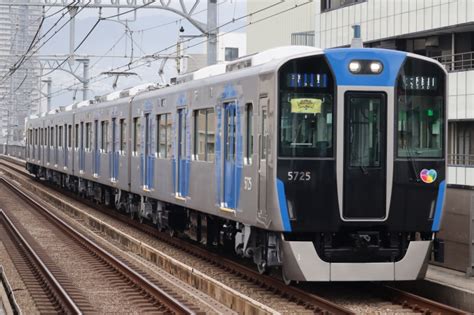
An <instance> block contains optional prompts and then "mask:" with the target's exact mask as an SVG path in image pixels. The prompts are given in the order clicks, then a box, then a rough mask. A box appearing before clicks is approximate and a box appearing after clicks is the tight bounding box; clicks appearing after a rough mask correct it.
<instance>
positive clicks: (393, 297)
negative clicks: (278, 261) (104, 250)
mask: <svg viewBox="0 0 474 315" xmlns="http://www.w3.org/2000/svg"><path fill="white" fill-rule="evenodd" d="M5 165H6V164H5ZM8 167H10V168H11V169H14V170H15V171H19V170H18V169H17V168H15V167H14V166H12V165H9V166H8ZM48 186H49V185H48ZM61 193H62V194H66V195H67V196H69V197H72V198H74V199H76V200H77V201H78V202H81V203H85V204H87V205H88V206H89V207H93V208H94V209H96V210H98V211H101V212H105V213H106V215H108V216H113V217H114V218H116V219H118V220H120V221H122V222H124V223H126V224H128V225H132V226H134V227H135V228H137V229H139V230H140V231H143V232H145V233H147V234H148V235H151V236H152V237H153V238H156V239H158V240H160V241H162V242H165V243H167V244H170V245H172V246H174V247H176V248H178V249H179V250H182V251H184V252H186V253H189V254H190V255H192V256H194V257H197V258H199V259H201V260H203V261H206V262H207V263H208V264H211V265H213V266H215V267H216V268H220V269H222V270H224V271H225V272H227V273H229V274H233V275H236V276H238V277H240V278H242V279H244V280H245V281H248V282H250V283H252V284H253V285H254V286H257V287H259V288H260V289H261V290H267V291H271V292H273V293H274V294H275V295H279V296H282V297H286V298H287V299H288V300H289V301H292V302H295V303H296V304H298V305H302V306H304V308H305V309H306V310H308V311H309V312H311V313H334V314H351V313H353V312H352V311H351V310H349V309H347V308H344V307H341V306H339V305H335V304H334V303H332V302H330V301H329V300H327V299H324V298H321V297H320V296H317V295H316V294H314V293H310V292H308V291H310V290H305V289H301V288H297V287H293V286H286V285H285V284H284V283H283V281H281V280H279V279H277V278H274V277H271V276H266V275H260V274H259V273H258V272H256V271H255V270H253V269H251V268H248V267H246V266H243V265H241V264H239V263H237V262H235V261H234V260H231V259H227V258H223V257H222V256H221V255H218V254H215V253H212V252H209V251H208V250H207V249H204V248H202V247H199V246H196V245H194V244H190V243H188V242H183V241H181V240H178V239H176V238H173V237H170V236H169V235H167V234H166V233H161V232H158V231H157V230H156V229H155V228H153V227H151V226H147V225H143V224H140V223H138V222H136V221H133V220H130V218H129V217H128V216H126V215H123V214H120V213H117V212H112V211H107V210H105V209H104V208H103V207H100V206H97V205H95V204H93V203H92V202H87V201H84V200H83V199H79V198H77V197H76V196H75V195H74V194H71V193H69V192H64V191H61ZM376 286H377V288H379V289H380V290H379V289H374V290H378V292H377V293H378V294H379V295H380V294H382V293H383V296H384V298H385V299H387V300H388V301H390V303H393V304H396V305H401V307H402V308H405V309H409V310H412V311H413V312H415V313H425V314H467V313H466V312H463V311H462V310H458V309H455V308H452V307H449V306H447V305H443V304H441V303H437V302H435V301H431V300H429V299H425V298H422V297H419V296H417V295H413V294H410V293H408V292H404V291H401V290H398V289H395V288H392V287H388V286H383V287H380V286H379V285H376Z"/></svg>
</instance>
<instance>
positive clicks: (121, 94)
mask: <svg viewBox="0 0 474 315" xmlns="http://www.w3.org/2000/svg"><path fill="white" fill-rule="evenodd" d="M318 53H320V54H325V55H326V56H327V57H328V58H329V59H333V60H337V59H341V60H342V59H343V58H344V57H345V56H347V55H348V54H351V55H352V54H355V55H359V56H361V55H365V56H375V55H377V56H378V57H384V59H385V58H387V59H390V58H395V59H398V60H401V59H405V57H407V56H409V57H412V58H417V59H423V60H426V61H429V62H432V63H435V64H438V65H439V66H440V67H441V68H443V70H444V71H445V72H446V70H445V69H444V67H442V65H441V64H440V63H439V62H437V61H436V60H434V59H431V58H428V57H425V56H420V55H416V54H412V53H407V52H403V51H397V50H389V49H383V48H370V49H367V48H329V49H324V50H323V49H320V48H316V47H310V46H283V47H276V48H272V49H268V50H265V51H263V52H260V53H255V54H252V55H248V56H244V57H241V58H238V59H236V60H234V61H231V62H225V63H220V64H216V65H211V66H207V67H204V68H201V69H199V70H196V71H194V72H190V73H186V74H183V75H180V76H178V77H176V78H173V79H172V82H173V83H174V84H171V85H166V86H162V85H158V84H155V83H145V84H141V85H138V86H135V87H131V88H128V89H124V90H120V91H114V92H111V93H109V94H106V95H103V96H97V97H95V98H94V99H90V100H85V101H82V102H78V103H74V104H70V105H68V106H65V107H60V108H59V109H55V110H51V111H50V112H48V113H47V114H42V115H40V116H41V117H45V116H49V115H55V114H58V113H61V112H64V111H72V110H76V109H80V108H83V107H89V106H92V105H102V104H109V103H110V102H113V101H117V100H120V99H123V98H127V97H134V96H138V95H140V94H141V93H143V92H146V91H152V90H161V89H163V88H172V87H177V88H178V86H179V85H181V84H183V83H188V82H192V81H195V80H202V79H208V78H213V77H217V76H220V75H223V74H226V73H230V72H235V71H237V70H242V69H246V68H247V69H248V68H254V69H257V68H260V69H261V68H262V66H265V67H264V68H266V69H268V70H271V69H275V68H276V67H277V66H278V65H280V64H281V63H283V62H285V61H286V60H288V59H292V58H295V57H303V56H306V55H314V54H318ZM35 118H38V117H37V116H34V117H33V115H32V116H30V117H29V119H35Z"/></svg>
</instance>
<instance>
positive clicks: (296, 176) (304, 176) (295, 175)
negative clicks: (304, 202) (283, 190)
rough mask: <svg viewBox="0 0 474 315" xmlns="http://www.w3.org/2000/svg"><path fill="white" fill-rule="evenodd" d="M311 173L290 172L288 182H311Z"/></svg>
mask: <svg viewBox="0 0 474 315" xmlns="http://www.w3.org/2000/svg"><path fill="white" fill-rule="evenodd" d="M310 180H311V172H299V171H289V172H288V181H294V182H296V181H305V182H307V181H310Z"/></svg>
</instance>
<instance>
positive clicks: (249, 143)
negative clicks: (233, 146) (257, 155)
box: [245, 103, 253, 165]
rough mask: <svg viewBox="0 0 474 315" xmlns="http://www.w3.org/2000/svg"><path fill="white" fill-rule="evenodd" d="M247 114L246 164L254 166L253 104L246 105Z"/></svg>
mask: <svg viewBox="0 0 474 315" xmlns="http://www.w3.org/2000/svg"><path fill="white" fill-rule="evenodd" d="M245 114H246V126H247V128H246V132H245V159H246V161H245V163H246V164H248V165H250V164H252V154H253V104H252V103H248V104H246V105H245Z"/></svg>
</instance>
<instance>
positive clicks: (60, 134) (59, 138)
mask: <svg viewBox="0 0 474 315" xmlns="http://www.w3.org/2000/svg"><path fill="white" fill-rule="evenodd" d="M56 137H57V138H56V141H57V146H58V147H60V148H61V147H62V146H63V126H59V127H58V132H57V134H56Z"/></svg>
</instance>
